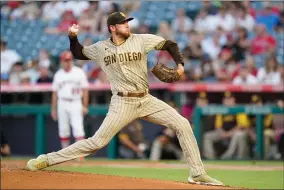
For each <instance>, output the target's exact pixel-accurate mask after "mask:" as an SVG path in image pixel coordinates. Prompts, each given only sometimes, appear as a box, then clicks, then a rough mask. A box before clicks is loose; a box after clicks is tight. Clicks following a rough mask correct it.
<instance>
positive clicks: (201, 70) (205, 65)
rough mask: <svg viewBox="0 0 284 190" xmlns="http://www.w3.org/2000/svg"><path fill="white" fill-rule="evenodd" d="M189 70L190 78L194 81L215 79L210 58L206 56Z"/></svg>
mask: <svg viewBox="0 0 284 190" xmlns="http://www.w3.org/2000/svg"><path fill="white" fill-rule="evenodd" d="M190 71H191V72H190V74H189V75H190V78H191V79H192V80H194V81H202V80H211V81H215V79H216V78H215V74H214V70H213V66H212V63H211V60H210V59H208V57H206V56H205V57H203V58H202V59H201V64H199V65H198V66H197V67H194V68H192V69H191V70H190Z"/></svg>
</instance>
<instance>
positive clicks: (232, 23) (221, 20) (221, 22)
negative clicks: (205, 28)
mask: <svg viewBox="0 0 284 190" xmlns="http://www.w3.org/2000/svg"><path fill="white" fill-rule="evenodd" d="M216 19H217V22H216V28H218V27H219V26H220V27H221V28H222V29H223V30H224V31H226V32H232V31H233V30H234V29H235V27H236V19H235V18H234V17H233V16H232V14H231V13H230V12H228V10H226V8H225V7H224V6H222V7H220V9H219V12H218V14H217V15H216Z"/></svg>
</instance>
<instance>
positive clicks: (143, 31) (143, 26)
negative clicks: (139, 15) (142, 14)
mask: <svg viewBox="0 0 284 190" xmlns="http://www.w3.org/2000/svg"><path fill="white" fill-rule="evenodd" d="M137 33H139V34H149V33H150V30H149V26H148V25H146V24H141V25H140V26H139V28H138V30H137Z"/></svg>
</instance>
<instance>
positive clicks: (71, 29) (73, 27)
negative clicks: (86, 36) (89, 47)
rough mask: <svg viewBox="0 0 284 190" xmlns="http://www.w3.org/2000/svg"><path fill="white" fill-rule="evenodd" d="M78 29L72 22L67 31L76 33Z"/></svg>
mask: <svg viewBox="0 0 284 190" xmlns="http://www.w3.org/2000/svg"><path fill="white" fill-rule="evenodd" d="M78 31H79V26H78V25H76V24H73V25H72V26H71V27H69V32H72V33H75V34H77V33H78Z"/></svg>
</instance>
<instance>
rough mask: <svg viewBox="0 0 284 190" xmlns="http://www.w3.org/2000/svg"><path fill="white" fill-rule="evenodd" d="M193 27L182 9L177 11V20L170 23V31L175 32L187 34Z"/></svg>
mask: <svg viewBox="0 0 284 190" xmlns="http://www.w3.org/2000/svg"><path fill="white" fill-rule="evenodd" d="M192 26H193V23H192V20H191V19H190V18H189V17H187V16H186V15H185V12H184V9H179V10H178V11H177V18H175V19H174V20H173V22H172V29H173V31H174V32H175V33H176V32H182V33H185V32H188V31H189V30H190V29H191V28H192Z"/></svg>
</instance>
